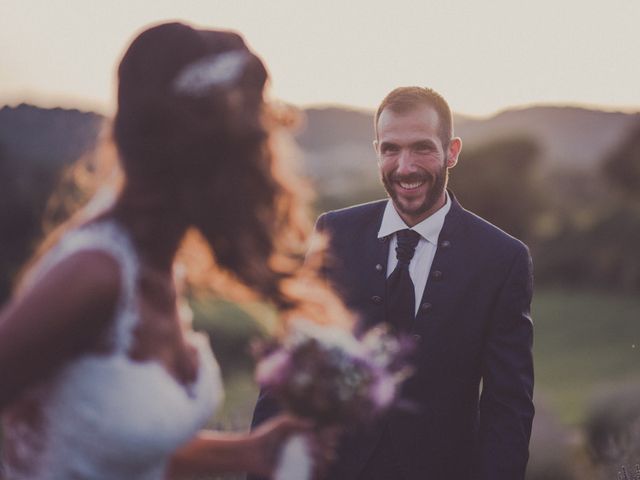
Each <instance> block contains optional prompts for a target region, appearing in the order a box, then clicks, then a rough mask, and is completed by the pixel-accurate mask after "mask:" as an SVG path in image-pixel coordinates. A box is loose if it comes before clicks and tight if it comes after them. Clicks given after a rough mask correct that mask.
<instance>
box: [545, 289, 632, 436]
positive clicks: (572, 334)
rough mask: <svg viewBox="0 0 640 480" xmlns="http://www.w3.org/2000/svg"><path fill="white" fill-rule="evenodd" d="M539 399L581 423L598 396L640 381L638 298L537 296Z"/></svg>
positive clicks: (557, 293) (561, 293)
mask: <svg viewBox="0 0 640 480" xmlns="http://www.w3.org/2000/svg"><path fill="white" fill-rule="evenodd" d="M533 316H534V323H535V343H534V354H535V367H536V396H537V397H539V398H540V399H541V400H542V401H544V402H545V403H546V404H547V405H548V406H551V407H552V408H553V410H554V411H555V413H556V414H557V415H559V417H560V418H561V420H562V421H563V422H564V423H567V424H572V425H575V424H579V423H580V422H581V421H582V419H583V416H584V413H585V410H586V408H587V407H588V405H589V403H590V402H591V400H592V399H593V398H594V396H597V395H599V394H600V393H601V392H606V391H607V390H609V389H611V388H614V387H616V386H617V385H620V384H622V383H629V382H638V383H640V296H631V295H621V294H613V293H601V292H585V291H571V290H558V289H540V290H539V291H537V292H536V296H535V300H534V305H533Z"/></svg>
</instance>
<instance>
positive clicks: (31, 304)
mask: <svg viewBox="0 0 640 480" xmlns="http://www.w3.org/2000/svg"><path fill="white" fill-rule="evenodd" d="M119 291H120V270H119V266H118V265H117V263H116V260H114V259H113V258H112V257H110V256H109V255H106V254H104V253H102V252H95V251H85V252H79V253H76V254H73V255H71V256H69V257H68V258H66V259H65V260H62V261H61V262H60V263H59V264H58V265H56V266H55V267H53V268H52V269H51V270H50V271H49V272H47V273H46V274H44V276H43V277H42V278H39V279H38V280H36V281H35V283H34V284H32V285H30V286H28V287H26V288H25V289H24V290H23V291H22V292H20V293H19V294H18V295H15V296H14V298H13V299H12V300H11V301H10V302H9V303H8V304H7V305H6V306H5V308H4V309H3V310H2V312H0V384H1V387H2V388H0V411H1V410H2V409H3V408H4V407H5V406H7V405H8V404H9V403H11V402H12V401H13V400H14V399H15V398H16V397H17V396H18V395H19V394H20V392H22V391H23V390H24V389H25V388H27V387H29V386H30V385H32V384H34V383H37V382H38V381H40V380H43V379H44V378H46V377H47V376H48V375H50V374H52V373H53V372H55V371H56V370H57V369H58V368H60V367H61V366H62V365H63V364H64V363H65V362H67V361H69V360H71V359H72V358H74V357H75V356H77V355H79V354H81V353H83V352H84V351H87V350H89V349H91V348H94V347H95V343H96V342H97V340H98V338H99V336H100V334H101V333H102V332H103V331H104V328H105V327H106V326H107V325H108V323H109V321H110V320H111V318H112V316H113V312H114V309H115V305H116V302H117V299H118V294H119Z"/></svg>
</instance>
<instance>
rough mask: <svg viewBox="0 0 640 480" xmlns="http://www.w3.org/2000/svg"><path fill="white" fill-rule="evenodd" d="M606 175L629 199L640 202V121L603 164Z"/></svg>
mask: <svg viewBox="0 0 640 480" xmlns="http://www.w3.org/2000/svg"><path fill="white" fill-rule="evenodd" d="M602 168H603V171H604V175H605V177H606V178H608V179H609V181H610V182H611V183H612V184H613V185H614V186H615V187H617V188H618V189H619V190H620V191H621V192H622V193H623V194H624V195H625V196H626V197H627V199H628V200H631V201H635V202H640V122H639V123H638V124H637V125H635V127H634V128H633V129H632V130H631V132H630V134H629V135H628V136H627V137H626V139H625V140H623V141H622V143H620V145H619V146H618V147H617V148H616V149H615V150H613V151H612V152H611V153H610V154H609V155H608V156H607V157H606V158H605V160H604V162H603V164H602Z"/></svg>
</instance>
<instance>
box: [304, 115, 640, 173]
mask: <svg viewBox="0 0 640 480" xmlns="http://www.w3.org/2000/svg"><path fill="white" fill-rule="evenodd" d="M305 114H306V123H305V126H304V129H303V130H302V131H301V132H300V133H299V134H298V135H297V137H296V138H297V140H298V141H299V143H300V145H301V147H302V148H303V149H304V150H305V151H311V152H318V151H322V150H335V149H336V148H337V147H338V146H340V145H349V146H350V147H349V149H350V150H358V151H359V152H360V155H358V156H362V155H366V156H371V157H372V155H373V150H372V141H373V135H374V132H373V115H374V112H365V111H357V110H349V109H343V108H337V107H328V108H310V109H307V110H306V111H305ZM454 117H455V118H454V124H455V131H456V135H458V136H460V137H462V141H463V146H464V147H466V148H473V147H475V146H478V145H480V144H483V143H486V142H490V141H493V140H497V139H501V138H504V137H513V136H526V137H529V138H530V139H532V140H534V141H535V142H536V143H537V144H538V145H539V146H540V148H541V155H542V157H543V158H542V160H543V163H544V164H546V165H547V166H553V165H557V166H562V167H568V168H581V169H592V168H594V167H595V166H597V164H598V163H599V162H600V160H601V159H602V158H603V156H604V155H606V154H607V153H608V152H609V151H611V149H613V148H614V147H615V145H616V144H617V143H618V142H620V141H621V140H622V138H624V136H625V135H626V134H627V133H628V132H629V130H630V129H631V128H632V126H633V125H635V124H636V123H638V122H640V113H634V114H630V113H622V112H605V111H601V110H592V109H587V108H582V107H563V106H534V107H526V108H518V109H510V110H505V111H503V112H500V113H498V114H496V115H494V116H492V117H489V118H473V117H467V116H462V115H455V116H454ZM464 147H463V152H464ZM372 158H373V157H372ZM347 161H348V160H347Z"/></svg>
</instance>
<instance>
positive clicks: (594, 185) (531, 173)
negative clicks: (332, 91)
mask: <svg viewBox="0 0 640 480" xmlns="http://www.w3.org/2000/svg"><path fill="white" fill-rule="evenodd" d="M102 120H103V119H102V118H101V117H100V116H98V115H95V114H91V113H83V112H78V111H73V110H71V111H64V110H61V109H53V110H43V109H38V108H37V107H31V106H26V105H21V106H19V107H16V108H14V109H9V108H8V107H5V108H3V109H1V110H0V301H2V300H4V299H6V297H7V295H8V293H9V291H10V288H11V284H12V281H13V279H14V278H15V274H16V272H17V271H18V269H19V268H20V266H21V265H22V264H23V263H24V262H25V260H26V259H27V258H28V256H29V255H30V253H31V252H32V251H33V247H34V245H35V243H36V242H37V241H38V240H39V239H40V238H41V236H42V233H43V230H42V221H43V219H42V217H43V213H44V209H45V205H46V204H47V200H48V198H49V197H50V196H51V194H52V192H53V191H54V189H56V186H57V185H58V183H59V180H60V178H61V175H62V172H63V171H65V169H66V168H68V166H69V165H70V163H71V162H72V160H74V159H76V158H78V157H81V156H82V155H83V154H84V153H85V152H86V151H87V149H90V148H91V147H92V145H93V144H94V143H95V140H96V137H97V135H98V131H99V129H100V125H101V122H102ZM362 122H364V120H362ZM362 122H361V123H362ZM363 125H364V123H363ZM365 126H366V127H367V128H370V125H369V124H367V125H365ZM316 127H317V126H316ZM345 128H346V127H345ZM361 129H364V126H363V127H362V128H361ZM316 130H317V128H315V129H314V131H316ZM329 133H330V132H324V134H325V136H326V135H328V134H329ZM357 133H358V132H357V131H356V134H357ZM319 135H320V136H322V132H319ZM360 136H361V137H363V138H364V136H365V133H361V134H360ZM356 137H358V135H356ZM299 138H300V140H301V143H302V146H303V148H305V150H304V151H303V152H302V156H303V160H306V164H307V166H311V165H312V164H314V160H315V162H316V163H315V165H316V168H317V167H318V166H322V167H323V168H325V169H326V172H325V173H324V177H319V178H316V180H317V183H316V187H317V190H318V197H317V210H318V212H320V211H324V210H327V209H332V208H339V207H342V206H345V205H349V204H353V203H359V202H364V201H369V200H373V199H376V198H381V197H382V196H383V195H384V191H383V190H382V188H381V186H380V184H379V182H378V181H377V180H376V174H375V170H376V166H375V160H374V159H373V158H368V157H366V158H365V154H363V153H360V150H358V149H357V148H355V149H353V150H349V149H347V150H346V153H345V152H342V154H343V155H346V154H349V153H350V152H353V153H354V154H356V155H361V157H358V158H360V159H361V160H359V161H358V163H356V166H357V165H360V167H365V168H366V170H364V169H362V168H361V169H360V170H357V169H355V167H354V166H353V165H352V166H349V168H347V169H343V170H341V168H342V167H343V165H342V163H341V162H340V161H338V160H339V159H338V158H333V157H332V156H331V153H332V152H331V151H329V152H327V151H326V148H327V145H330V142H328V140H327V139H325V141H324V143H323V142H320V143H321V144H322V145H324V148H325V150H324V151H322V150H321V149H320V150H314V149H313V148H320V147H318V146H317V145H316V146H315V147H313V145H315V144H313V143H312V144H310V145H311V146H309V145H307V144H308V143H309V140H308V139H307V140H306V143H305V142H304V141H302V140H304V138H305V137H303V136H301V137H299ZM358 138H359V137H358ZM531 138H533V137H531ZM531 138H530V137H526V136H517V137H507V138H503V139H501V140H493V141H491V142H488V143H485V144H479V146H476V147H472V148H468V147H466V148H465V149H464V150H463V153H462V156H461V160H460V162H459V164H458V165H457V166H456V167H455V169H453V170H452V171H451V177H450V185H451V188H452V189H453V190H454V192H455V193H456V195H457V196H458V198H459V199H460V201H461V202H462V204H463V205H464V206H465V207H466V208H468V209H470V210H472V211H474V212H476V213H478V214H479V215H481V216H483V217H485V218H487V219H488V220H490V221H491V222H493V223H495V224H496V225H498V226H499V227H501V228H502V229H504V230H505V231H507V232H509V233H510V234H512V235H514V236H516V237H518V238H520V239H522V240H524V241H525V242H526V243H527V244H528V245H529V246H530V247H531V250H532V252H533V255H534V261H535V273H536V281H537V282H538V283H539V284H544V283H547V284H548V283H556V284H562V285H572V286H574V285H575V286H588V287H598V288H606V289H622V290H628V291H637V290H639V289H640V249H638V247H637V246H638V245H639V244H640V124H638V126H637V127H636V128H635V129H632V130H631V131H630V133H629V135H628V136H627V138H626V139H624V140H623V141H622V142H620V143H619V144H618V146H617V147H616V148H614V149H613V150H612V151H610V152H609V153H608V154H606V155H604V158H602V160H601V161H600V162H599V165H600V167H599V168H596V169H593V168H591V169H577V168H569V167H566V166H565V167H562V166H557V167H556V168H554V167H553V166H549V159H548V158H547V157H545V154H546V153H548V152H542V151H541V150H542V147H541V146H540V145H539V144H538V143H536V141H534V140H532V139H531ZM316 143H318V142H316ZM325 144H326V145H325ZM476 145H478V144H476ZM312 147H313V148H312ZM349 148H351V147H349ZM358 148H359V147H358ZM366 148H367V150H366V151H367V152H369V151H370V148H371V147H370V144H367V145H366ZM318 152H320V153H321V154H322V155H319V156H318V155H317V154H318ZM314 155H316V156H318V158H315V157H314ZM323 155H324V156H323ZM366 155H369V154H368V153H367V154H366ZM327 159H331V160H333V162H331V161H329V162H327ZM363 163H364V165H363ZM332 172H333V173H332ZM362 172H369V173H370V174H369V173H367V175H364V174H363V173H362ZM330 180H340V182H336V181H333V182H331V181H330ZM336 185H338V186H340V185H342V186H341V187H340V188H336ZM65 188H67V189H69V190H68V191H69V192H71V194H75V193H76V192H74V191H73V189H72V187H69V185H66V186H65Z"/></svg>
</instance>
